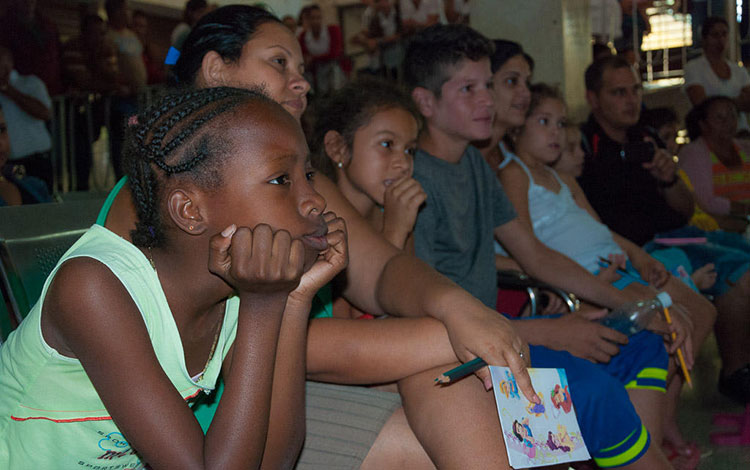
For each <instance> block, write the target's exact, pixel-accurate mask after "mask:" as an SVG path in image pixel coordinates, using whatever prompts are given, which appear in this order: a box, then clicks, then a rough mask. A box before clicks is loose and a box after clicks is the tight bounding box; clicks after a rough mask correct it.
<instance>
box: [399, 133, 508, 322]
mask: <svg viewBox="0 0 750 470" xmlns="http://www.w3.org/2000/svg"><path fill="white" fill-rule="evenodd" d="M414 178H415V179H416V180H417V181H419V183H420V184H421V185H422V188H424V191H425V193H426V194H427V200H426V201H425V204H424V206H423V207H422V209H421V210H420V212H419V215H418V216H417V223H416V225H415V227H414V248H415V254H416V255H417V257H419V258H420V259H422V260H423V261H425V262H426V263H427V264H429V265H430V266H432V267H433V268H435V269H436V270H437V271H438V272H440V273H442V274H443V275H445V276H447V277H448V278H450V279H451V280H452V281H454V282H455V283H456V284H458V285H459V286H461V287H463V288H464V289H466V290H467V291H468V292H469V293H471V294H472V295H474V296H475V297H477V298H478V299H479V300H481V301H482V302H483V303H484V304H485V305H487V306H488V307H490V308H495V303H496V301H497V276H496V274H495V272H496V271H495V250H494V247H493V241H494V229H495V228H497V227H499V226H501V225H503V224H505V223H507V222H510V221H511V220H513V219H514V218H515V217H516V211H515V209H513V205H512V203H511V202H510V200H508V197H507V196H506V195H505V191H503V188H502V186H501V185H500V182H499V181H498V180H497V177H496V176H495V174H494V172H493V171H492V169H491V168H490V167H489V165H487V163H486V162H485V161H484V159H483V158H482V155H481V154H480V153H479V150H477V149H476V148H474V147H472V146H469V147H467V149H466V151H465V152H464V155H463V157H462V158H461V160H460V161H459V162H458V163H449V162H446V161H444V160H440V159H439V158H437V157H434V156H432V155H430V154H428V153H427V152H425V151H423V150H421V149H420V150H418V151H417V155H416V157H415V159H414Z"/></svg>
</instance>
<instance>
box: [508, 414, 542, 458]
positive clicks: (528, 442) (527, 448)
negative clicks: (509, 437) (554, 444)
mask: <svg viewBox="0 0 750 470" xmlns="http://www.w3.org/2000/svg"><path fill="white" fill-rule="evenodd" d="M513 435H514V436H516V439H518V440H519V441H520V442H521V443H522V444H523V452H524V454H526V455H527V456H528V457H529V458H530V459H533V458H534V457H535V456H536V442H535V441H534V436H533V434H531V427H530V426H529V418H523V419H522V420H521V422H520V423H519V422H518V420H515V421H513Z"/></svg>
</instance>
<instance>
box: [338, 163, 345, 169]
mask: <svg viewBox="0 0 750 470" xmlns="http://www.w3.org/2000/svg"><path fill="white" fill-rule="evenodd" d="M336 166H337V167H339V168H344V164H343V163H341V162H336Z"/></svg>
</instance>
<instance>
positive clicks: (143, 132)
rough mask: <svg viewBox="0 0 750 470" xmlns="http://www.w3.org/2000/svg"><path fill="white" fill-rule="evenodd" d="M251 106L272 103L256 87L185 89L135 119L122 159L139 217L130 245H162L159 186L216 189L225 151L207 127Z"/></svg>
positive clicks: (221, 141)
mask: <svg viewBox="0 0 750 470" xmlns="http://www.w3.org/2000/svg"><path fill="white" fill-rule="evenodd" d="M250 102H271V103H273V101H272V100H271V99H270V98H268V97H267V96H266V95H265V94H264V93H263V92H262V90H261V89H255V90H248V89H239V88H228V87H218V88H204V89H188V90H182V91H181V92H178V93H174V94H170V95H167V96H165V97H163V98H162V99H161V100H160V101H159V102H158V103H157V104H156V105H154V106H153V107H151V108H150V109H148V110H146V111H145V112H144V113H143V114H142V115H140V116H138V118H137V119H135V120H134V124H133V125H132V126H131V127H130V129H129V131H130V135H129V139H128V142H127V145H126V149H125V160H124V164H125V169H126V171H127V174H128V179H129V184H130V190H131V192H132V196H133V203H134V205H135V207H136V212H137V216H138V220H137V222H136V228H135V230H133V231H132V232H131V238H132V240H133V244H135V245H136V246H140V247H144V248H156V247H159V246H163V244H164V243H165V235H164V227H163V223H162V219H161V207H160V206H159V201H160V197H161V193H162V190H163V189H164V188H163V187H164V185H166V184H169V182H171V181H174V180H175V179H180V181H184V179H185V178H187V179H189V180H190V181H191V182H192V183H194V184H196V185H197V186H198V187H199V188H201V189H205V190H213V189H216V188H218V187H219V186H220V185H221V171H220V169H221V166H222V162H223V161H224V160H225V158H226V157H227V155H228V151H229V148H228V145H227V142H226V139H223V138H222V136H221V135H220V128H221V127H220V126H212V125H211V124H212V123H213V122H214V121H215V120H216V118H217V117H219V116H222V115H226V114H228V113H231V112H232V111H234V110H235V109H236V108H237V107H238V106H240V105H242V104H245V103H250Z"/></svg>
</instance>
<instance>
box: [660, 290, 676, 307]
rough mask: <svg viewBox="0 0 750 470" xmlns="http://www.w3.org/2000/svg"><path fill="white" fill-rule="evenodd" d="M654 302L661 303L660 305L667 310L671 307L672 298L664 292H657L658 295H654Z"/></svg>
mask: <svg viewBox="0 0 750 470" xmlns="http://www.w3.org/2000/svg"><path fill="white" fill-rule="evenodd" d="M656 300H658V301H659V302H661V305H662V307H664V308H668V307H670V306H671V305H672V297H670V296H669V294H667V293H666V292H659V293H658V294H656Z"/></svg>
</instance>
